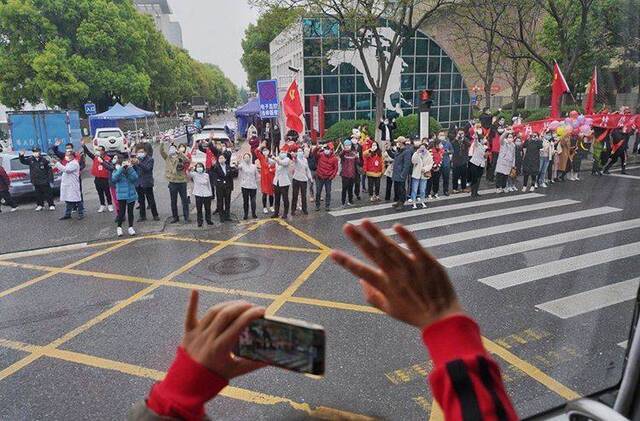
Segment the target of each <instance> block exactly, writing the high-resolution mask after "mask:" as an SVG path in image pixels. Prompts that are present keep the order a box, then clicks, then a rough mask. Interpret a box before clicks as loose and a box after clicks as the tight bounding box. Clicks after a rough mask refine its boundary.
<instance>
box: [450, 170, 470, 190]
mask: <svg viewBox="0 0 640 421" xmlns="http://www.w3.org/2000/svg"><path fill="white" fill-rule="evenodd" d="M458 180H460V185H459V186H460V188H458ZM452 187H453V189H454V190H464V189H466V188H467V165H461V166H458V167H453V185H452Z"/></svg>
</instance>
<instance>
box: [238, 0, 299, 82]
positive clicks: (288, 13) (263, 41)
mask: <svg viewBox="0 0 640 421" xmlns="http://www.w3.org/2000/svg"><path fill="white" fill-rule="evenodd" d="M300 13H301V11H300V10H299V9H297V8H287V7H281V6H279V5H277V3H276V4H275V5H274V6H273V7H270V8H267V10H266V11H265V13H263V14H262V15H260V17H259V18H258V21H257V22H256V23H255V25H254V24H253V23H252V24H249V26H248V27H247V29H246V30H245V31H244V38H243V39H242V50H243V53H242V58H241V59H240V62H241V63H242V67H244V70H245V71H246V72H247V84H248V86H249V89H251V90H253V89H256V82H257V81H258V80H265V79H270V77H271V76H270V75H271V65H270V56H269V44H270V43H271V41H273V39H274V38H275V37H276V36H277V35H278V34H279V33H280V32H282V31H283V30H284V29H285V28H287V27H288V26H289V25H291V24H292V23H293V22H295V20H296V19H297V18H298V17H300Z"/></svg>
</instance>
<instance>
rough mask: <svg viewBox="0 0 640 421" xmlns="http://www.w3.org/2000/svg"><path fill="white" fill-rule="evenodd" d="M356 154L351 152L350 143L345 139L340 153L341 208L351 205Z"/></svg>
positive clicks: (355, 171)
mask: <svg viewBox="0 0 640 421" xmlns="http://www.w3.org/2000/svg"><path fill="white" fill-rule="evenodd" d="M357 160H358V154H357V153H356V152H354V151H353V150H352V142H351V140H349V139H347V140H345V141H344V143H343V148H342V151H341V152H340V168H341V169H340V177H341V178H342V206H343V207H345V206H351V205H352V204H353V187H354V183H355V180H356V177H358V173H357V169H356V167H357V165H356V162H357Z"/></svg>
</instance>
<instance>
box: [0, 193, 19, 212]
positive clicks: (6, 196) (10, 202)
mask: <svg viewBox="0 0 640 421" xmlns="http://www.w3.org/2000/svg"><path fill="white" fill-rule="evenodd" d="M0 199H4V201H5V202H6V203H7V206H9V207H10V208H16V207H18V205H16V202H15V200H13V198H12V197H11V193H9V190H5V191H0ZM1 207H2V206H0V208H1Z"/></svg>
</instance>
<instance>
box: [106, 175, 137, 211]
mask: <svg viewBox="0 0 640 421" xmlns="http://www.w3.org/2000/svg"><path fill="white" fill-rule="evenodd" d="M111 179H112V180H113V183H114V184H115V186H116V197H117V198H118V200H126V201H127V203H131V202H135V201H136V200H138V193H137V192H136V182H137V181H138V173H137V172H136V170H135V169H133V167H128V168H125V167H120V168H116V170H115V171H114V172H113V174H112V175H111Z"/></svg>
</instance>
